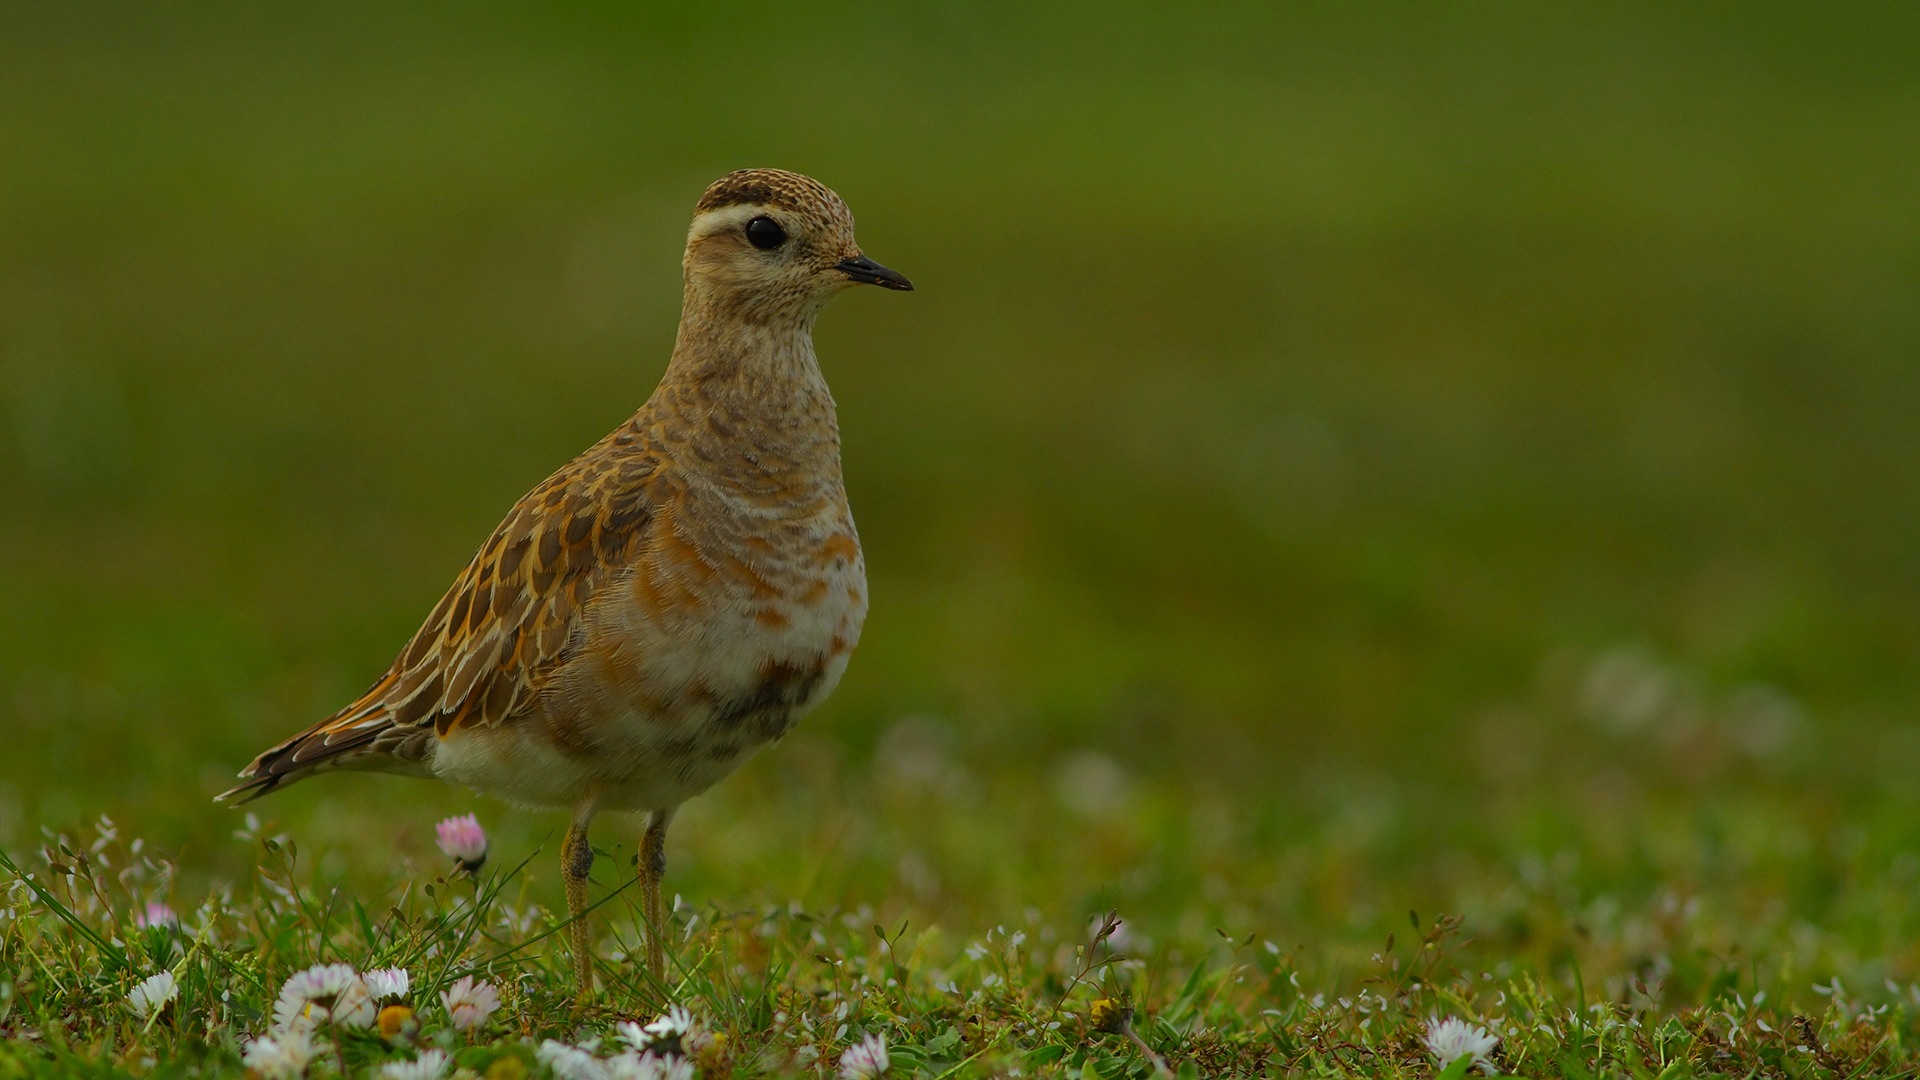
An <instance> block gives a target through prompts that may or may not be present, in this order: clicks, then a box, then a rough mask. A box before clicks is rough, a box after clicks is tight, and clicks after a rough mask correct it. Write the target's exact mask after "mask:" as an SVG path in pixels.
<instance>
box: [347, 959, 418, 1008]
mask: <svg viewBox="0 0 1920 1080" xmlns="http://www.w3.org/2000/svg"><path fill="white" fill-rule="evenodd" d="M360 980H361V981H362V982H364V983H366V984H367V993H369V994H371V995H372V996H373V1000H375V1001H398V1000H399V999H401V998H403V997H406V996H407V988H408V987H410V986H412V985H413V976H411V975H408V974H407V969H406V968H397V967H391V968H377V969H375V970H373V971H369V972H367V973H366V974H365V975H362V976H360Z"/></svg>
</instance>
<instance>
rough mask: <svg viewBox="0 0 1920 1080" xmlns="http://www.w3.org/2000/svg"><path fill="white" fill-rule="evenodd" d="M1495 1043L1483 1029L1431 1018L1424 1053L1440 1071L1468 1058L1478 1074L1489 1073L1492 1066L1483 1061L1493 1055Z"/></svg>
mask: <svg viewBox="0 0 1920 1080" xmlns="http://www.w3.org/2000/svg"><path fill="white" fill-rule="evenodd" d="M1499 1042H1500V1040H1499V1039H1498V1038H1497V1037H1495V1036H1493V1035H1490V1034H1488V1033H1487V1029H1486V1028H1483V1027H1481V1026H1480V1025H1478V1024H1469V1023H1467V1022H1466V1021H1465V1020H1459V1019H1456V1018H1454V1017H1451V1016H1450V1017H1448V1018H1446V1019H1445V1020H1442V1019H1440V1018H1439V1017H1435V1018H1433V1019H1432V1020H1429V1021H1428V1022H1427V1050H1428V1051H1429V1052H1430V1053H1432V1054H1433V1058H1434V1061H1436V1062H1438V1063H1439V1067H1440V1068H1441V1069H1443V1070H1444V1069H1445V1068H1446V1067H1447V1066H1448V1065H1451V1064H1452V1063H1453V1062H1454V1061H1455V1060H1456V1059H1458V1058H1463V1057H1471V1058H1472V1059H1473V1063H1474V1064H1475V1065H1478V1066H1479V1067H1480V1071H1481V1072H1486V1073H1491V1071H1492V1068H1493V1066H1492V1065H1491V1064H1490V1063H1489V1062H1488V1061H1487V1055H1488V1054H1491V1053H1493V1048H1494V1047H1495V1046H1497V1045H1498V1044H1499Z"/></svg>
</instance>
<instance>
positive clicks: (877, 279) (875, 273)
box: [833, 255, 913, 292]
mask: <svg viewBox="0 0 1920 1080" xmlns="http://www.w3.org/2000/svg"><path fill="white" fill-rule="evenodd" d="M833 268H834V269H835V270H838V271H840V272H841V273H843V274H845V275H847V277H848V278H849V279H851V280H853V281H857V282H859V283H860V284H862V285H878V286H880V287H881V288H883V289H894V290H897V291H899V292H912V291H913V282H911V281H908V280H907V279H906V278H904V277H902V276H901V275H900V274H898V273H896V272H894V271H892V270H889V269H887V268H886V267H884V266H881V265H880V264H879V263H877V262H874V261H873V260H872V259H869V258H867V257H866V256H865V255H855V256H853V257H852V258H847V259H841V260H840V261H839V262H837V263H834V264H833Z"/></svg>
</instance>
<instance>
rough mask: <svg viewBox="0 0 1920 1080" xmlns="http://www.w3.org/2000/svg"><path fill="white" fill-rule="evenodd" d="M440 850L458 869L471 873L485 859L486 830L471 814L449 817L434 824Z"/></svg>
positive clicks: (477, 868)
mask: <svg viewBox="0 0 1920 1080" xmlns="http://www.w3.org/2000/svg"><path fill="white" fill-rule="evenodd" d="M434 833H435V834H436V837H437V839H438V841H439V844H440V850H441V851H444V852H446V855H447V858H449V859H452V860H453V861H454V863H455V864H456V865H458V866H459V867H460V869H462V870H465V871H466V872H467V873H469V874H472V873H476V872H478V871H479V869H480V867H481V865H482V864H484V863H485V862H486V861H487V831H486V830H485V829H482V828H481V827H480V819H479V818H477V817H475V816H473V815H472V814H464V815H462V816H460V817H450V818H448V819H447V820H445V821H443V822H441V823H440V824H438V825H436V826H434Z"/></svg>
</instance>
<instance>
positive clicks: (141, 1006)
mask: <svg viewBox="0 0 1920 1080" xmlns="http://www.w3.org/2000/svg"><path fill="white" fill-rule="evenodd" d="M178 996H180V987H179V985H178V984H177V983H175V982H174V981H173V972H171V971H163V972H161V973H160V974H158V975H150V976H148V977H147V978H146V979H145V980H144V981H142V982H141V983H140V985H139V986H136V987H134V988H133V990H132V991H131V992H129V993H128V994H127V1008H129V1009H132V1010H133V1015H135V1016H137V1017H139V1018H140V1019H142V1020H145V1019H146V1018H147V1017H149V1016H152V1015H153V1014H155V1013H157V1012H159V1011H160V1010H161V1009H164V1008H166V1007H167V1003H168V1002H170V1001H172V1000H173V999H174V998H176V997H178Z"/></svg>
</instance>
